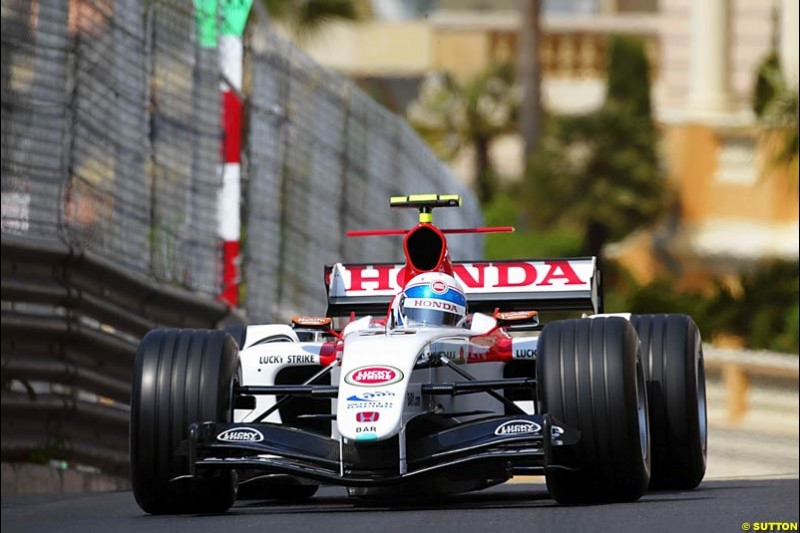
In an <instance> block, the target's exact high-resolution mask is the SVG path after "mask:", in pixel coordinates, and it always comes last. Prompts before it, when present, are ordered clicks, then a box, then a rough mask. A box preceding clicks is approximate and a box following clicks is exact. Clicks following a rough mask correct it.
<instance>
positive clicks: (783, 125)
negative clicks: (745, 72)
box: [753, 51, 800, 191]
mask: <svg viewBox="0 0 800 533" xmlns="http://www.w3.org/2000/svg"><path fill="white" fill-rule="evenodd" d="M753 111H754V112H755V113H756V116H757V117H758V120H759V125H760V127H761V130H762V139H763V141H764V143H765V147H766V149H767V151H768V153H769V155H770V157H769V158H768V160H767V166H766V168H765V169H764V170H767V171H775V170H782V169H787V170H788V175H789V179H790V180H791V181H790V185H791V186H792V187H793V188H794V190H795V191H796V190H797V189H798V172H797V171H798V149H799V148H800V139H798V129H797V128H798V102H797V89H796V88H792V87H791V86H790V84H789V83H788V82H787V81H786V78H785V76H784V75H783V71H782V70H781V66H780V61H779V58H778V54H777V53H776V52H775V51H773V52H771V53H770V54H769V55H768V56H767V57H766V58H765V59H764V60H763V61H762V62H761V65H760V66H759V71H758V76H757V78H756V85H755V90H754V94H753Z"/></svg>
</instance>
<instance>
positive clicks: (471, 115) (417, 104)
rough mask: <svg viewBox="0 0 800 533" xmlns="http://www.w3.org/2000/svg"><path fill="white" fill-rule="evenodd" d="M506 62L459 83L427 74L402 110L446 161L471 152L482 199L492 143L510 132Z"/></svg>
mask: <svg viewBox="0 0 800 533" xmlns="http://www.w3.org/2000/svg"><path fill="white" fill-rule="evenodd" d="M513 79H514V72H513V68H511V67H510V66H509V65H495V66H492V67H490V68H489V69H487V70H486V71H485V72H482V73H480V74H478V75H477V76H475V77H473V78H471V79H469V80H467V81H466V82H464V83H459V82H458V81H456V80H454V79H453V78H451V77H450V76H448V75H446V74H442V73H437V74H432V75H430V76H428V77H427V78H426V79H425V81H424V82H423V83H422V87H421V88H420V92H419V96H418V97H417V99H416V100H415V101H414V102H412V104H411V105H410V106H409V108H408V112H407V115H408V120H409V122H411V124H412V126H414V128H415V129H416V130H417V132H419V134H420V135H421V136H422V138H423V139H425V140H426V141H427V142H428V144H429V145H430V146H431V147H432V148H433V150H434V151H435V152H436V153H437V154H438V155H439V156H440V157H442V158H444V159H452V158H453V157H455V156H456V155H457V154H458V153H459V152H460V151H461V149H462V148H465V147H467V146H470V147H472V149H473V150H474V153H475V159H474V167H475V181H476V189H477V193H478V197H479V198H480V200H481V201H482V202H487V201H489V200H490V199H491V198H492V195H493V193H494V186H493V182H494V168H493V165H492V161H491V158H490V155H489V154H490V150H491V145H492V142H493V141H494V140H495V139H496V138H497V137H498V136H500V135H503V134H506V133H511V132H514V131H515V130H516V123H517V109H518V100H519V98H518V97H517V94H516V90H515V88H514V84H513Z"/></svg>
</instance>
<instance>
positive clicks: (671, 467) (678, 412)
mask: <svg viewBox="0 0 800 533" xmlns="http://www.w3.org/2000/svg"><path fill="white" fill-rule="evenodd" d="M631 323H632V324H633V325H634V327H635V328H636V331H637V333H638V335H639V339H640V340H641V347H642V362H643V364H644V374H645V380H646V381H647V393H648V400H649V407H650V432H651V436H652V438H651V442H652V450H653V464H652V475H651V478H650V488H652V489H693V488H695V487H697V485H699V484H700V481H702V479H703V476H704V475H705V472H706V450H707V436H708V426H707V417H706V389H705V370H704V365H703V347H702V343H701V339H700V332H699V331H698V329H697V325H696V324H695V323H694V321H693V320H692V318H691V317H689V316H687V315H679V314H670V315H666V314H661V315H633V316H631Z"/></svg>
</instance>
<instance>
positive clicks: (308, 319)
mask: <svg viewBox="0 0 800 533" xmlns="http://www.w3.org/2000/svg"><path fill="white" fill-rule="evenodd" d="M292 322H294V323H295V324H297V325H298V326H308V327H313V326H317V327H318V326H327V325H329V324H330V323H331V319H330V318H329V317H326V316H294V317H292Z"/></svg>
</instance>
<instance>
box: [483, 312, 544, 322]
mask: <svg viewBox="0 0 800 533" xmlns="http://www.w3.org/2000/svg"><path fill="white" fill-rule="evenodd" d="M538 314H539V313H537V312H536V311H495V313H494V317H495V318H496V319H497V320H508V321H514V320H528V319H531V318H534V317H535V316H536V315H538Z"/></svg>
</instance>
